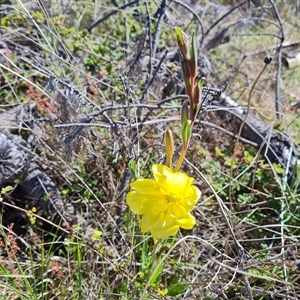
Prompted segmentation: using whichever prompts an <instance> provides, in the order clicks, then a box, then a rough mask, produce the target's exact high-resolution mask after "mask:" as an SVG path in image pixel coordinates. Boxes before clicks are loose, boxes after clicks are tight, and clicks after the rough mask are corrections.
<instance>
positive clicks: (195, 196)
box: [178, 185, 201, 211]
mask: <svg viewBox="0 0 300 300" xmlns="http://www.w3.org/2000/svg"><path fill="white" fill-rule="evenodd" d="M200 196H201V192H200V190H199V189H198V188H197V187H196V186H194V185H192V186H190V187H189V188H187V189H186V190H185V193H184V195H183V197H181V198H178V203H179V204H180V205H182V206H183V207H184V208H185V209H186V210H188V211H190V210H192V209H194V208H195V206H196V204H197V202H198V200H199V199H200Z"/></svg>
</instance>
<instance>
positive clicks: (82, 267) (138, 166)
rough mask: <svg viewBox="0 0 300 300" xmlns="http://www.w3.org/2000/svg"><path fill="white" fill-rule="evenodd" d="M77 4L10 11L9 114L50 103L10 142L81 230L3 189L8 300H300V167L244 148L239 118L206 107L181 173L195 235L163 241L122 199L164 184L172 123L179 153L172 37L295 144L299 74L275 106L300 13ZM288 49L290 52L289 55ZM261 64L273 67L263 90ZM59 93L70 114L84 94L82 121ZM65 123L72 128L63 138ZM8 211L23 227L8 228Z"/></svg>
mask: <svg viewBox="0 0 300 300" xmlns="http://www.w3.org/2000/svg"><path fill="white" fill-rule="evenodd" d="M66 2H68V1H23V0H10V1H1V0H0V113H3V112H6V111H9V110H10V109H11V108H13V107H17V106H19V105H21V104H25V103H27V104H34V105H36V106H37V107H38V109H39V111H40V113H41V116H42V117H41V118H40V119H39V120H38V122H40V123H38V124H39V126H40V127H39V128H40V130H39V132H36V131H33V130H32V129H31V128H30V127H25V126H24V124H23V125H20V128H18V129H14V130H13V131H12V134H15V135H21V136H22V137H23V139H24V140H26V141H28V143H32V149H31V151H32V152H33V153H35V158H36V160H37V161H38V162H39V163H40V164H41V165H42V166H43V169H44V170H45V172H47V174H49V176H51V178H53V180H54V181H55V184H56V185H57V187H58V189H59V191H60V195H61V197H62V198H63V200H64V202H65V203H66V206H68V205H69V206H72V207H73V209H74V211H75V212H76V213H75V212H74V213H73V214H72V216H73V217H74V220H73V222H70V223H68V222H63V221H59V222H57V223H55V222H54V221H50V220H46V217H45V214H43V213H42V212H41V211H40V209H39V207H31V206H30V204H27V203H22V202H20V201H18V199H12V197H10V195H11V194H10V193H11V192H12V191H13V190H14V189H16V188H17V184H18V183H20V182H21V180H22V178H20V179H19V180H20V181H18V182H14V184H11V185H9V186H2V185H1V189H2V190H1V193H0V202H1V225H0V287H1V288H0V299H22V300H23V299H43V300H50V299H74V300H75V299H76V300H77V299H78V300H80V299H91V300H93V299H95V300H96V299H122V300H127V299H128V300H129V299H130V300H131V299H168V300H169V299H190V300H193V299H206V300H209V299H224V300H225V299H255V300H256V299H276V300H277V299H295V300H296V299H298V298H299V296H298V295H299V294H300V286H299V284H300V283H299V278H298V277H299V276H298V274H299V260H300V253H299V250H298V248H299V246H298V240H299V236H300V233H299V229H300V227H299V219H300V214H299V188H298V186H299V174H298V173H299V172H298V169H297V164H294V166H293V167H291V174H292V175H291V176H286V171H287V170H286V168H285V167H284V166H283V165H281V164H280V163H271V162H269V161H267V160H266V158H265V157H264V155H263V154H264V153H263V151H261V149H260V150H258V149H257V148H255V147H253V146H251V145H246V144H245V143H244V142H243V141H241V139H240V140H238V141H237V139H238V138H237V135H238V131H236V130H235V125H234V124H233V123H234V122H233V121H232V120H231V119H230V117H225V118H223V119H222V118H220V117H219V116H218V115H217V114H216V112H215V111H214V109H213V108H212V107H209V106H208V108H207V109H206V110H205V111H203V112H202V111H201V113H199V115H197V117H196V118H195V119H196V120H195V124H194V127H193V128H194V129H193V135H191V136H188V138H190V139H191V140H190V144H189V151H188V152H187V154H186V159H185V160H183V162H182V172H185V173H186V174H188V175H189V176H191V177H193V178H195V185H196V186H197V188H198V189H199V190H200V191H201V193H202V196H201V198H200V200H199V202H198V204H197V205H196V208H195V209H194V211H193V212H192V214H193V215H194V216H195V218H196V221H197V222H196V225H195V227H194V228H193V229H192V230H184V229H182V230H180V231H179V233H178V235H176V236H173V237H169V238H166V239H164V240H163V241H161V243H158V244H157V243H155V241H154V240H153V238H152V237H151V236H150V235H149V234H148V233H142V232H141V230H140V218H139V216H136V215H135V214H134V213H132V212H131V211H130V210H129V208H128V207H127V205H126V202H125V195H126V193H127V192H129V184H130V183H131V182H133V181H135V180H137V179H138V178H152V167H153V165H155V164H164V163H165V131H166V128H167V125H168V126H169V127H172V128H174V130H173V133H174V149H175V151H174V158H176V161H177V160H178V158H179V157H180V151H181V146H180V142H179V141H181V140H182V136H181V134H182V131H181V127H180V125H179V123H180V114H181V112H180V108H181V107H182V103H183V102H184V100H186V99H187V97H186V90H185V89H184V88H183V81H184V78H183V77H182V70H181V67H180V61H179V56H178V46H177V41H176V34H175V32H174V27H175V26H178V27H180V28H182V29H183V30H184V32H186V33H187V35H188V36H192V32H193V31H194V30H195V31H196V46H197V49H198V55H199V57H200V54H201V53H203V54H205V55H207V57H208V58H209V60H210V62H211V64H212V68H211V70H210V73H209V75H208V76H207V78H206V79H205V84H207V85H214V86H219V87H220V86H222V85H224V83H225V82H226V81H227V82H228V84H227V89H226V90H225V93H226V95H230V96H231V97H232V98H233V99H236V100H237V101H238V102H239V103H241V104H243V105H247V104H248V103H247V101H248V96H249V91H250V89H251V87H253V86H254V89H253V93H252V96H251V97H250V106H249V108H250V112H251V113H253V114H255V115H256V116H257V117H259V118H260V119H262V120H263V121H264V122H265V123H266V124H268V125H269V126H270V128H272V130H274V132H278V133H281V134H285V135H286V136H287V137H288V138H289V141H291V143H292V144H293V146H294V147H295V149H296V148H297V144H299V135H298V131H299V130H298V129H299V118H298V108H297V107H298V106H297V102H298V101H299V99H298V96H299V88H298V81H299V66H298V67H297V66H296V67H293V68H291V67H290V68H286V67H285V66H284V64H283V66H282V69H281V75H280V80H281V81H280V91H281V94H280V116H281V118H280V119H277V117H276V109H275V104H274V99H275V91H276V88H277V85H276V84H277V83H276V76H278V75H277V74H278V73H277V67H278V63H279V54H280V51H279V50H280V49H279V48H278V45H279V43H280V38H281V30H280V28H281V26H283V29H284V34H285V41H293V42H297V40H298V39H299V24H298V16H299V7H298V8H297V5H293V4H291V3H288V2H282V3H281V2H280V1H271V0H270V1H266V0H265V1H244V3H242V2H243V1H242V2H241V3H237V2H236V1H231V0H228V1H218V0H213V1H196V2H197V3H194V2H195V1H147V0H143V1H133V2H134V3H131V5H129V4H130V3H129V2H128V1H110V0H98V1H77V0H76V1H75V0H73V1H69V3H66ZM258 2H260V3H259V4H255V3H258ZM124 7H125V8H124ZM274 8H276V9H277V11H278V14H279V17H280V18H279V19H278V16H277V15H276V9H274ZM227 13H228V15H227V16H226V14H227ZM222 16H223V17H222ZM96 20H100V21H101V22H99V24H98V25H95V26H94V27H93V28H91V25H92V24H93V23H94V22H95V21H96ZM280 21H282V22H280ZM224 28H225V29H226V34H225V37H224V38H222V36H219V37H218V38H217V39H215V41H217V42H218V45H216V44H214V43H213V41H214V38H215V37H216V36H218V34H219V33H220V31H221V30H222V29H224ZM213 44H214V46H212V45H213ZM297 45H298V46H299V41H298V44H297ZM297 45H296V46H294V47H293V48H292V49H293V50H294V51H296V50H297V49H298V48H297V47H298V46H297ZM167 50H168V51H167ZM289 50H290V48H286V47H283V49H282V51H283V56H284V57H285V56H286V57H287V58H289V55H291V54H290V52H289ZM176 53H177V54H176ZM265 55H272V56H273V58H274V63H272V64H271V65H270V66H268V68H266V70H265V72H264V73H263V75H262V76H261V78H260V79H259V81H258V82H257V84H255V85H254V81H255V79H256V78H257V74H258V73H259V72H260V71H261V69H262V68H263V64H262V61H263V57H264V56H265ZM283 62H284V60H283ZM202 69H204V67H203V65H202V64H201V63H200V64H199V69H198V71H199V72H200V73H201V70H202ZM55 80H56V81H55ZM198 80H200V78H196V85H197V83H198ZM56 82H58V83H56ZM62 82H63V83H62ZM55 84H57V85H55ZM51 86H54V87H53V88H52V89H51ZM63 89H65V90H66V91H65V93H68V95H70V98H69V101H70V102H71V100H70V99H73V98H71V96H72V95H79V94H80V95H81V94H82V95H84V97H83V98H80V99H84V104H80V105H78V107H77V108H78V110H76V109H75V108H74V107H71V106H67V107H69V109H70V111H71V109H73V110H72V111H71V114H70V115H71V116H72V117H74V118H73V119H72V118H71V119H68V120H67V121H66V122H63V121H62V120H63V118H62V117H61V116H59V111H60V110H59V108H61V107H62V102H60V104H59V105H58V104H57V103H58V100H57V97H58V96H57V94H56V92H57V90H60V91H62V90H63ZM187 92H188V91H187ZM76 99H77V98H76ZM81 105H82V107H81ZM70 107H71V108H70ZM64 112H65V113H66V112H67V110H65V111H64ZM87 115H89V116H92V119H91V120H92V121H90V124H89V126H86V128H88V129H85V130H84V133H83V134H82V135H81V136H80V139H79V140H76V135H75V136H73V138H74V141H75V142H74V145H75V146H76V147H75V146H74V148H71V150H72V151H71V152H68V151H67V150H66V149H67V147H66V145H65V144H64V142H63V140H62V139H61V136H62V135H63V133H65V134H68V133H69V132H71V129H72V128H75V127H74V126H75V125H74V123H83V121H82V120H84V118H83V117H84V116H87ZM45 120H46V121H45ZM47 120H50V121H49V122H47ZM198 120H200V121H206V123H202V124H201V123H199V124H198ZM200 121H199V122H200ZM43 122H45V123H43ZM0 123H1V122H0ZM64 123H66V124H65V125H68V127H67V128H70V131H63V129H61V128H59V127H57V125H63V124H64ZM209 124H215V125H218V126H220V127H222V128H223V129H225V130H227V131H230V132H234V134H235V137H233V136H229V135H226V134H225V133H224V132H221V131H218V130H217V129H216V128H214V127H213V126H210V125H209ZM2 130H3V132H4V130H5V129H4V128H2V124H0V132H2ZM42 133H43V134H42ZM239 138H240V137H239ZM72 145H73V144H72ZM77 146H78V147H77ZM70 153H71V154H70ZM1 155H2V154H1V152H0V159H2V158H1ZM0 164H2V165H0V184H2V181H1V180H2V177H1V176H2V173H1V170H2V169H1V168H2V166H4V162H2V160H0ZM49 199H50V197H45V199H44V200H45V202H47V201H49ZM13 209H14V210H13ZM10 211H14V212H15V213H16V215H17V217H15V218H13V217H11V218H10V219H9V218H8V217H7V216H10V215H9V212H10ZM42 216H43V217H42ZM5 218H6V219H5ZM8 220H9V221H10V222H8ZM7 222H8V223H7ZM45 223H46V224H47V225H46V226H45ZM6 224H8V225H6ZM24 224H25V225H24Z"/></svg>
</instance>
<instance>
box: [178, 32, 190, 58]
mask: <svg viewBox="0 0 300 300" xmlns="http://www.w3.org/2000/svg"><path fill="white" fill-rule="evenodd" d="M175 33H176V37H177V44H178V47H179V49H180V52H181V54H182V56H183V57H184V58H185V59H187V60H189V59H190V51H189V38H188V36H187V35H186V34H185V33H184V32H183V31H182V30H181V29H180V28H178V27H175Z"/></svg>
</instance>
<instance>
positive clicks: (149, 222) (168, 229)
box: [141, 213, 179, 238]
mask: <svg viewBox="0 0 300 300" xmlns="http://www.w3.org/2000/svg"><path fill="white" fill-rule="evenodd" d="M178 230H179V225H178V224H177V221H176V219H175V218H174V217H172V216H171V215H169V214H165V213H163V214H156V215H154V214H150V213H149V214H145V215H143V218H142V221H141V231H142V232H148V231H150V232H151V235H152V236H153V237H154V238H165V237H168V236H172V235H175V234H176V233H177V232H178Z"/></svg>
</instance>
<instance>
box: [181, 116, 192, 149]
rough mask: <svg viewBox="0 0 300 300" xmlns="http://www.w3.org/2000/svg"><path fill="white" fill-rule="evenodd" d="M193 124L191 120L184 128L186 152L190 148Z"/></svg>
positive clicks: (183, 135)
mask: <svg viewBox="0 0 300 300" xmlns="http://www.w3.org/2000/svg"><path fill="white" fill-rule="evenodd" d="M191 124H192V122H191V121H190V120H187V122H186V123H185V124H184V126H183V128H182V143H183V148H184V149H185V150H186V149H187V148H188V146H189V141H190V137H191V133H192V129H191Z"/></svg>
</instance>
